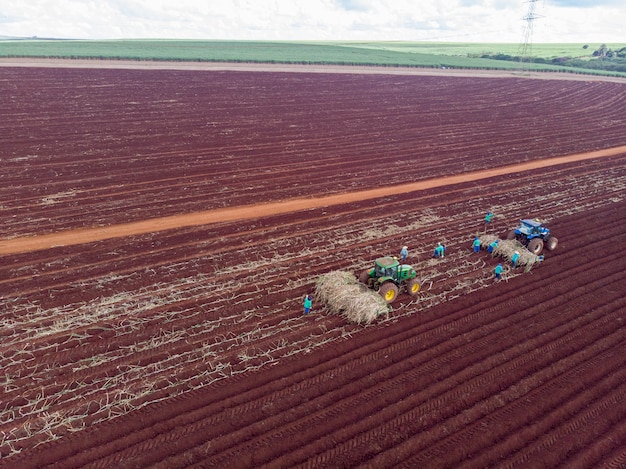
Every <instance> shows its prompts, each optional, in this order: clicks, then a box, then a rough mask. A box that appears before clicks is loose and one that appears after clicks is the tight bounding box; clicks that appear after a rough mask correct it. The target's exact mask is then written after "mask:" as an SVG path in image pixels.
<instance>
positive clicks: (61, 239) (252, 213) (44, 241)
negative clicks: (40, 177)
mask: <svg viewBox="0 0 626 469" xmlns="http://www.w3.org/2000/svg"><path fill="white" fill-rule="evenodd" d="M625 152H626V145H624V146H620V147H615V148H609V149H605V150H597V151H593V152H587V153H578V154H574V155H567V156H561V157H553V158H546V159H543V160H535V161H531V162H526V163H519V164H515V165H508V166H502V167H498V168H494V169H489V170H481V171H474V172H471V173H465V174H461V175H456V176H448V177H444V178H439V179H431V180H426V181H419V182H415V183H409V184H401V185H398V186H391V187H385V188H380V189H370V190H363V191H356V192H350V193H345V194H336V195H330V196H323V197H317V198H309V199H291V200H286V201H283V202H273V203H265V204H258V205H250V206H237V207H228V208H223V209H215V210H209V211H204V212H196V213H191V214H185V215H173V216H168V217H163V218H156V219H151V220H144V221H137V222H131V223H125V224H120V225H115V226H107V227H99V228H86V229H77V230H70V231H65V232H59V233H52V234H48V235H41V236H32V237H26V238H14V239H10V240H1V241H0V255H7V254H17V253H24V252H32V251H38V250H43V249H49V248H53V247H57V246H70V245H76V244H85V243H89V242H95V241H102V240H106V239H112V238H120V237H126V236H133V235H139V234H146V233H153V232H156V231H165V230H170V229H175V228H182V227H189V226H199V225H206V224H213V223H220V222H229V221H237V220H249V219H254V218H260V217H265V216H271V215H277V214H282V213H290V212H296V211H300V210H307V209H313V208H321V207H325V206H329V205H337V204H344V203H350V202H361V201H363V200H368V199H376V198H380V197H385V196H389V195H397V194H402V193H407V192H415V191H420V190H425V189H432V188H436V187H441V186H448V185H453V184H460V183H466V182H472V181H479V180H481V179H487V178H491V177H495V176H501V175H507V174H513V173H518V172H522V171H528V170H533V169H540V168H546V167H550V166H554V165H559V164H567V163H574V162H578V161H584V160H589V159H594V158H604V157H609V156H615V155H619V154H622V153H625Z"/></svg>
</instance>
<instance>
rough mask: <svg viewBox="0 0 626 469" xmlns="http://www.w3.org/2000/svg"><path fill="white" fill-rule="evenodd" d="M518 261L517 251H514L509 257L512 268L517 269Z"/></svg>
mask: <svg viewBox="0 0 626 469" xmlns="http://www.w3.org/2000/svg"><path fill="white" fill-rule="evenodd" d="M518 260H519V251H515V252H514V253H513V255H512V256H511V263H512V264H513V267H514V268H515V267H517V261H518Z"/></svg>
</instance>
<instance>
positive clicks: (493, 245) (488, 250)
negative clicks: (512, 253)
mask: <svg viewBox="0 0 626 469" xmlns="http://www.w3.org/2000/svg"><path fill="white" fill-rule="evenodd" d="M498 243H499V241H498V240H497V239H496V240H495V241H492V242H491V243H489V247H488V248H487V252H489V253H493V250H494V249H496V248H497V247H498Z"/></svg>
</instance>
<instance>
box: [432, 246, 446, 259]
mask: <svg viewBox="0 0 626 469" xmlns="http://www.w3.org/2000/svg"><path fill="white" fill-rule="evenodd" d="M445 252H446V247H445V246H444V245H443V244H441V243H437V247H436V248H435V253H434V257H443V255H444V253H445Z"/></svg>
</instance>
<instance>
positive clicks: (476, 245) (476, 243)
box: [472, 236, 480, 252]
mask: <svg viewBox="0 0 626 469" xmlns="http://www.w3.org/2000/svg"><path fill="white" fill-rule="evenodd" d="M472 246H474V252H479V251H480V239H478V236H476V237H475V238H474V242H473V243H472Z"/></svg>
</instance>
